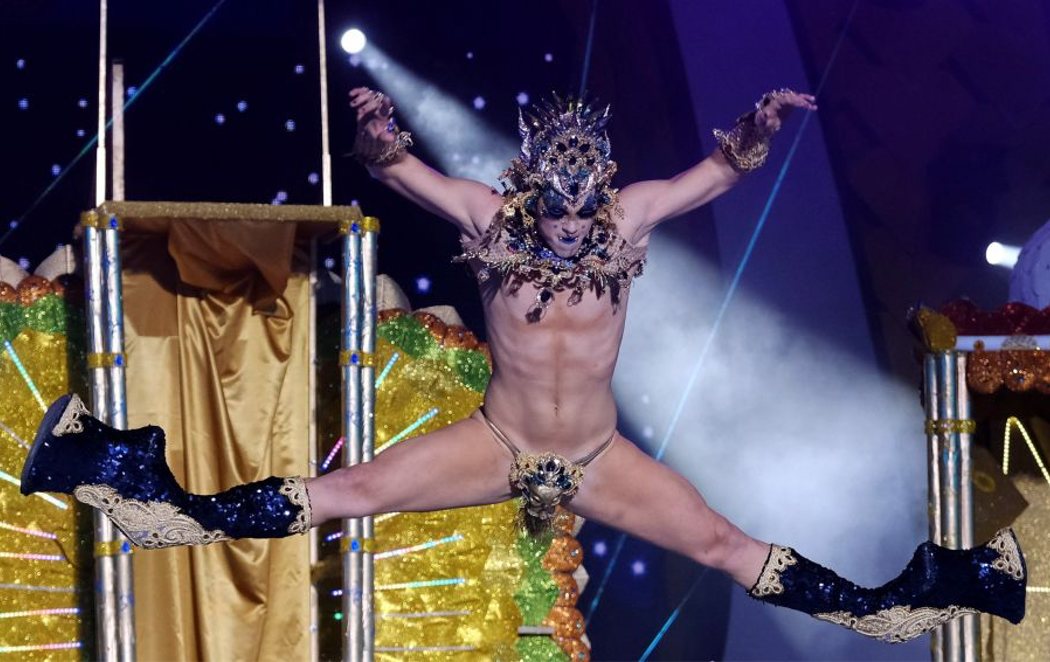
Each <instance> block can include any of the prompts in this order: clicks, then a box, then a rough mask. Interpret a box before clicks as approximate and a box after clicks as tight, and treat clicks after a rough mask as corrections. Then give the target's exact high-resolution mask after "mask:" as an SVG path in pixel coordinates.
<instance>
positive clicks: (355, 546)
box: [350, 540, 361, 552]
mask: <svg viewBox="0 0 1050 662" xmlns="http://www.w3.org/2000/svg"><path fill="white" fill-rule="evenodd" d="M350 551H352V552H360V551H361V543H360V542H359V541H357V540H351V541H350Z"/></svg>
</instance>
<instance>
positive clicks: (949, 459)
mask: <svg viewBox="0 0 1050 662" xmlns="http://www.w3.org/2000/svg"><path fill="white" fill-rule="evenodd" d="M937 376H938V379H939V381H940V394H939V395H940V397H939V398H938V399H937V417H938V419H940V420H942V421H945V422H950V421H951V420H952V419H953V418H954V416H953V415H954V414H955V411H956V406H955V403H956V398H957V396H958V373H957V365H956V362H955V353H954V352H951V351H948V352H938V354H937ZM943 440H944V444H945V447H944V448H943V449H942V454H941V463H942V465H941V477H942V480H941V488H942V492H941V494H942V496H941V499H942V506H943V508H942V515H943V517H944V521H943V523H942V527H943V528H942V529H941V531H942V535H943V541H942V542H941V544H942V545H944V546H945V547H948V548H949V549H959V534H960V531H959V528H960V527H959V484H960V478H961V477H960V475H959V459H960V453H959V433H958V432H957V431H954V430H950V429H949V430H945V431H944V436H943ZM943 628H944V642H945V647H944V653H945V659H946V660H947V661H948V662H957V661H958V660H961V659H962V658H961V655H960V653H961V649H962V624H961V623H960V622H959V620H958V619H956V620H953V621H950V622H948V623H945V624H944V626H943Z"/></svg>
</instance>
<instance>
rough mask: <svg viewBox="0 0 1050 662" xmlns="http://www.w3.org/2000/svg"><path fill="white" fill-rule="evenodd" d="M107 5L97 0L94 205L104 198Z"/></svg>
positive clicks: (102, 0)
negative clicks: (96, 121) (96, 132)
mask: <svg viewBox="0 0 1050 662" xmlns="http://www.w3.org/2000/svg"><path fill="white" fill-rule="evenodd" d="M108 21H109V6H108V4H107V0H100V1H99V21H98V140H97V141H96V143H95V206H96V207H98V206H99V205H101V204H102V203H103V202H105V200H106V57H107V56H106V40H107V23H108Z"/></svg>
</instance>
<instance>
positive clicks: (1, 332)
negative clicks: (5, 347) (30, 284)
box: [0, 294, 80, 341]
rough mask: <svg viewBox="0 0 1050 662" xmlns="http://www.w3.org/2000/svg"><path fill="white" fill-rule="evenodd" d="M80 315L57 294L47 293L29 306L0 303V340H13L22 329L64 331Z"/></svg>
mask: <svg viewBox="0 0 1050 662" xmlns="http://www.w3.org/2000/svg"><path fill="white" fill-rule="evenodd" d="M78 320H80V315H79V314H78V313H77V311H76V310H75V309H73V308H70V307H69V306H68V305H67V304H66V302H65V300H64V299H63V298H62V297H60V296H58V295H57V294H47V295H44V296H43V297H41V298H40V299H39V300H37V301H35V302H34V303H33V304H32V305H30V306H22V305H19V304H17V303H0V341H4V340H14V339H15V338H16V337H17V336H18V334H19V333H21V332H22V330H23V329H32V330H34V331H40V332H41V333H65V332H66V330H67V329H69V328H72V327H73V326H74V325H75V324H76V323H77V321H78Z"/></svg>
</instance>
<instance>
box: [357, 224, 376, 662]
mask: <svg viewBox="0 0 1050 662" xmlns="http://www.w3.org/2000/svg"><path fill="white" fill-rule="evenodd" d="M361 226H362V229H364V237H363V250H362V256H361V258H362V259H361V270H362V272H363V273H362V277H361V280H362V283H361V284H362V289H363V292H364V297H363V301H362V302H361V307H362V312H363V319H362V323H361V355H362V356H363V357H366V359H367V360H363V361H361V412H362V428H363V430H362V436H361V460H362V461H363V462H371V461H372V456H373V452H374V450H375V393H376V389H375V372H376V369H375V360H374V358H373V357H375V351H376V262H377V258H378V251H377V240H378V236H379V220H378V219H376V218H374V217H372V216H366V217H365V218H364V219H362V221H361ZM363 524H364V525H363V532H364V538H365V540H373V539H374V538H375V529H374V524H373V521H372V516H371V514H369V515H367V516H365V517H364V523H363ZM362 566H363V568H362V577H361V584H362V597H361V603H362V605H363V614H362V623H361V627H362V630H363V633H364V637H363V643H364V656H363V658H364V660H366V662H371V660H372V657H373V654H374V651H375V609H374V607H375V568H374V565H373V558H372V549H371V548H368V547H366V548H365V550H364V554H363V559H362Z"/></svg>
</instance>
